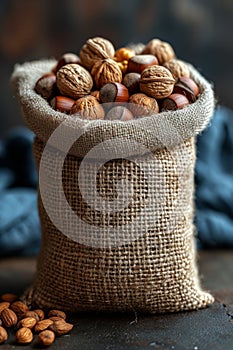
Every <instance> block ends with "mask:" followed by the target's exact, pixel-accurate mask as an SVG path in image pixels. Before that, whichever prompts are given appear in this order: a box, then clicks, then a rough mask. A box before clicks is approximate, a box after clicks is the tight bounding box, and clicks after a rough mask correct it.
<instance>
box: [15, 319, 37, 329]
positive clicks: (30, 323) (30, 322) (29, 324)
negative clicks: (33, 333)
mask: <svg viewBox="0 0 233 350" xmlns="http://www.w3.org/2000/svg"><path fill="white" fill-rule="evenodd" d="M36 323H37V320H36V319H35V318H34V317H25V318H22V320H20V321H19V323H18V325H17V327H18V328H22V327H26V328H30V329H32V328H33V327H34V326H35V324H36Z"/></svg>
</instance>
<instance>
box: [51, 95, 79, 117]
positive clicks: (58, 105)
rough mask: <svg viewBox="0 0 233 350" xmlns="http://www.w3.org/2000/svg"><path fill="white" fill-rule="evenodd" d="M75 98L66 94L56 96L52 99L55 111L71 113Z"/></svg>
mask: <svg viewBox="0 0 233 350" xmlns="http://www.w3.org/2000/svg"><path fill="white" fill-rule="evenodd" d="M74 102H75V100H73V99H72V98H69V97H65V96H55V97H54V98H52V100H51V101H50V106H51V107H52V108H53V109H55V111H59V112H63V113H69V112H70V110H71V108H72V106H73V104H74Z"/></svg>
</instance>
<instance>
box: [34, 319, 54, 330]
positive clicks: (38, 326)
mask: <svg viewBox="0 0 233 350" xmlns="http://www.w3.org/2000/svg"><path fill="white" fill-rule="evenodd" d="M52 324H53V320H50V319H49V318H45V319H44V320H41V321H39V322H37V324H36V325H35V328H34V330H35V332H36V333H39V332H41V331H44V330H45V329H47V328H48V327H49V326H51V325H52Z"/></svg>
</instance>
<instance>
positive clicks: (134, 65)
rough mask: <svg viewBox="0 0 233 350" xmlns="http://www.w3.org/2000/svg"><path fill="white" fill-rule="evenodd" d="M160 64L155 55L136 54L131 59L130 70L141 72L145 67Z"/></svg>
mask: <svg viewBox="0 0 233 350" xmlns="http://www.w3.org/2000/svg"><path fill="white" fill-rule="evenodd" d="M155 64H158V60H157V58H156V57H155V56H153V55H136V56H133V57H131V58H130V59H129V62H128V69H127V71H128V72H135V73H141V72H142V71H143V70H144V69H145V68H147V67H149V66H153V65H155Z"/></svg>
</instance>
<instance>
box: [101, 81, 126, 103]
mask: <svg viewBox="0 0 233 350" xmlns="http://www.w3.org/2000/svg"><path fill="white" fill-rule="evenodd" d="M128 100H129V92H128V89H127V87H126V86H125V85H123V84H121V83H116V82H114V83H108V84H105V85H104V86H103V87H102V88H101V89H100V101H101V103H109V102H120V103H122V102H123V103H124V102H127V101H128Z"/></svg>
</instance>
